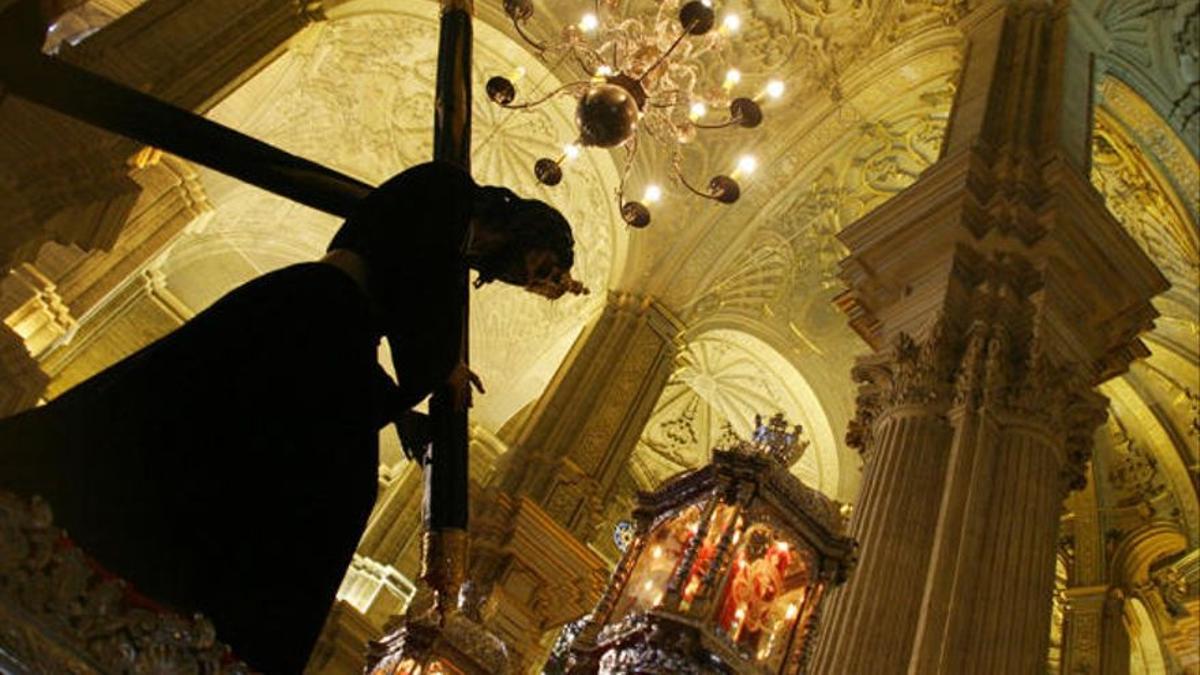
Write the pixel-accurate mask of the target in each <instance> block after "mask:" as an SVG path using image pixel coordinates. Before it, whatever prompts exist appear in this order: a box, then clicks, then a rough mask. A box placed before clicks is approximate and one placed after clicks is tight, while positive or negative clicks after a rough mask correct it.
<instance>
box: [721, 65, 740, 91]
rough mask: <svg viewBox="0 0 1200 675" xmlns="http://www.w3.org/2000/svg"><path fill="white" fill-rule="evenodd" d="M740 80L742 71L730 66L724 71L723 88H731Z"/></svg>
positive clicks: (727, 89)
mask: <svg viewBox="0 0 1200 675" xmlns="http://www.w3.org/2000/svg"><path fill="white" fill-rule="evenodd" d="M741 81H742V71H740V70H738V69H737V68H730V69H729V70H727V71H725V90H726V91H729V90H730V89H733V87H734V85H736V84H737V83H738V82H741Z"/></svg>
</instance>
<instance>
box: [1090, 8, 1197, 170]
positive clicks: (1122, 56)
mask: <svg viewBox="0 0 1200 675" xmlns="http://www.w3.org/2000/svg"><path fill="white" fill-rule="evenodd" d="M1072 10H1073V11H1076V12H1077V13H1078V14H1079V15H1080V16H1081V17H1082V18H1084V19H1085V21H1086V22H1087V23H1091V24H1092V25H1093V26H1095V28H1091V30H1093V31H1095V32H1096V33H1098V36H1097V37H1098V44H1096V45H1095V49H1096V50H1097V52H1098V57H1099V59H1098V63H1099V66H1100V69H1101V70H1107V71H1109V72H1111V73H1113V74H1115V75H1116V76H1117V77H1119V78H1121V79H1122V80H1124V81H1125V82H1127V83H1128V84H1130V85H1132V86H1133V88H1134V89H1136V90H1137V91H1138V92H1139V93H1140V94H1141V96H1142V97H1144V98H1145V99H1146V100H1147V101H1149V103H1150V105H1151V106H1152V107H1153V108H1154V109H1155V110H1157V111H1158V114H1159V115H1161V116H1162V117H1163V118H1164V119H1166V120H1167V122H1168V123H1169V124H1170V126H1171V127H1173V128H1174V129H1175V131H1176V132H1177V133H1178V134H1179V136H1180V137H1182V138H1183V139H1184V141H1185V142H1186V143H1188V144H1189V145H1190V146H1191V151H1192V153H1193V154H1195V153H1197V152H1200V37H1197V36H1198V35H1200V2H1197V0H1180V1H1178V2H1160V1H1159V0H1081V1H1080V2H1078V3H1073V4H1072Z"/></svg>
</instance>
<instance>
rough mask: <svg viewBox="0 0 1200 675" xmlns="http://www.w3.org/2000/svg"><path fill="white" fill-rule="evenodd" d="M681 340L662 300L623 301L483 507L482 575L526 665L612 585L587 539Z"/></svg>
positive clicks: (533, 424)
mask: <svg viewBox="0 0 1200 675" xmlns="http://www.w3.org/2000/svg"><path fill="white" fill-rule="evenodd" d="M678 333H679V324H678V323H677V322H676V321H675V320H674V319H672V318H671V317H670V316H668V315H667V314H666V313H665V312H664V311H663V310H662V309H661V308H660V307H659V306H658V305H656V304H655V303H654V302H653V301H651V300H649V299H645V298H638V297H634V296H631V295H627V294H621V293H615V294H612V295H611V296H610V297H609V299H608V303H607V304H606V306H605V307H604V310H603V311H602V312H601V314H600V316H599V317H598V318H597V319H596V320H595V321H594V322H593V323H592V324H591V325H590V326H589V327H588V328H586V329H585V330H584V332H583V333H582V334H581V335H580V336H579V339H578V340H576V343H575V346H574V347H573V348H572V350H571V352H570V353H569V354H568V355H567V358H566V359H565V360H564V362H563V364H562V365H561V366H560V367H559V370H558V372H557V373H556V374H555V376H554V378H553V379H552V380H551V382H550V384H549V385H548V386H547V388H546V392H545V393H544V394H543V395H542V397H541V399H539V400H538V402H537V403H536V404H534V408H533V410H532V412H531V413H530V415H529V418H528V419H527V420H526V421H525V422H524V424H523V425H522V426H521V427H520V429H519V430H518V431H517V432H516V433H515V437H514V439H513V441H512V442H511V443H510V449H509V450H508V452H507V453H506V454H505V455H504V456H503V457H502V460H501V462H502V463H501V465H500V466H499V467H498V469H497V474H496V478H495V480H494V481H493V482H492V484H491V486H490V487H489V489H488V490H486V491H485V494H483V495H481V497H480V499H479V502H478V505H477V506H476V508H475V509H474V510H473V512H472V521H471V522H472V525H471V536H472V552H471V555H472V558H473V563H474V565H473V574H472V580H473V582H474V583H475V584H476V585H477V586H478V587H479V588H480V589H481V595H483V596H486V597H488V598H490V600H489V601H488V602H487V603H486V604H487V605H488V606H490V607H491V608H492V611H494V614H491V616H489V617H486V618H487V625H488V626H489V627H491V628H492V629H493V630H495V631H496V632H497V634H498V635H500V636H501V637H502V638H503V639H504V640H505V643H506V644H507V645H508V647H509V650H510V654H511V656H512V662H513V663H514V664H516V665H517V667H518V668H520V669H526V670H527V669H528V668H531V667H533V666H535V665H540V664H541V661H542V659H544V658H545V656H546V653H547V652H548V649H549V646H550V643H549V642H548V641H546V639H545V637H546V634H547V632H548V631H551V630H554V629H556V628H558V627H560V626H561V625H562V624H564V623H565V622H567V621H570V620H573V619H576V618H578V617H580V616H582V615H583V614H585V613H587V612H589V611H591V610H592V608H593V606H594V605H595V603H596V601H597V599H598V598H599V595H600V593H601V592H602V591H603V589H604V583H605V581H606V578H607V576H608V571H607V565H606V563H605V561H604V559H603V558H601V557H600V556H599V555H597V554H596V552H595V551H594V549H592V548H590V547H589V546H588V545H587V544H588V543H589V542H590V541H592V539H593V538H594V536H596V529H597V527H598V526H599V525H600V524H601V522H602V516H603V514H604V511H605V508H604V506H605V504H606V502H607V501H608V500H609V499H610V498H611V496H612V495H613V494H614V492H615V491H616V489H617V483H618V480H619V478H620V477H621V472H622V471H623V470H624V469H625V466H626V465H627V463H628V460H629V456H630V454H631V453H632V452H633V450H634V448H635V446H636V444H637V439H638V438H639V436H640V434H641V431H642V428H643V427H644V426H645V425H646V421H647V420H648V419H649V417H650V413H651V412H652V411H653V409H654V405H655V403H656V402H657V400H658V397H659V395H660V394H661V392H662V389H663V387H664V386H665V385H666V382H667V379H668V378H669V377H670V375H671V372H672V370H673V368H674V357H675V354H676V351H677V348H678V345H677V344H676V336H677V335H678ZM521 672H524V671H523V670H522V671H521Z"/></svg>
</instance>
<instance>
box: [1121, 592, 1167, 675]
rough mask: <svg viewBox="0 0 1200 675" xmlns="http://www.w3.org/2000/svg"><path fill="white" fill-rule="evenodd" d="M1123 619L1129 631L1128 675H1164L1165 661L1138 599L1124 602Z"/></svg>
mask: <svg viewBox="0 0 1200 675" xmlns="http://www.w3.org/2000/svg"><path fill="white" fill-rule="evenodd" d="M1124 619H1125V627H1126V630H1128V631H1129V675H1160V674H1161V673H1166V672H1167V661H1166V658H1164V656H1163V648H1162V645H1161V644H1159V641H1158V633H1157V631H1156V630H1155V625H1154V620H1153V619H1152V618H1151V617H1150V613H1149V612H1148V611H1147V610H1146V604H1145V603H1144V602H1142V600H1141V599H1140V598H1136V597H1133V598H1129V599H1128V600H1127V601H1126V602H1125V616H1124Z"/></svg>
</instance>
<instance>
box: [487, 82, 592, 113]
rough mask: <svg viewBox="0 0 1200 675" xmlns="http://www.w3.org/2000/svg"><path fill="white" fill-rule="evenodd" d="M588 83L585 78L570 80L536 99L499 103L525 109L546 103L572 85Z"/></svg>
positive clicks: (510, 108)
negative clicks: (575, 80)
mask: <svg viewBox="0 0 1200 675" xmlns="http://www.w3.org/2000/svg"><path fill="white" fill-rule="evenodd" d="M587 84H588V83H587V81H585V80H579V81H577V82H568V83H567V84H564V85H563V86H561V87H559V88H558V89H555V90H554V91H552V92H550V93H549V94H546V95H545V96H543V97H541V98H539V99H537V100H536V101H527V102H525V103H509V104H503V103H502V104H499V105H500V107H502V108H507V109H508V110H524V109H526V108H533V107H535V106H539V105H541V104H543V103H545V102H546V101H549V100H550V99H552V98H554V97H555V96H558V95H559V94H561V93H563V92H564V91H566V90H568V89H570V88H572V87H580V86H587Z"/></svg>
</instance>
